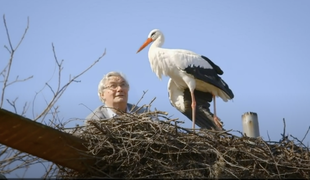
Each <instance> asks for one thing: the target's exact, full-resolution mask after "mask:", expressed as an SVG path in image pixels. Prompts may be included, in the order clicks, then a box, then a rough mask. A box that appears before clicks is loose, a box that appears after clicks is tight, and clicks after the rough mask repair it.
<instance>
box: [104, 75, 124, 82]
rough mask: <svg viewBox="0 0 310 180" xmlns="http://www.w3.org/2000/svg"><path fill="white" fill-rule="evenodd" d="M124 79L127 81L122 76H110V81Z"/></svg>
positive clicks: (121, 80)
mask: <svg viewBox="0 0 310 180" xmlns="http://www.w3.org/2000/svg"><path fill="white" fill-rule="evenodd" d="M123 81H125V79H124V78H122V77H120V76H110V77H108V82H123Z"/></svg>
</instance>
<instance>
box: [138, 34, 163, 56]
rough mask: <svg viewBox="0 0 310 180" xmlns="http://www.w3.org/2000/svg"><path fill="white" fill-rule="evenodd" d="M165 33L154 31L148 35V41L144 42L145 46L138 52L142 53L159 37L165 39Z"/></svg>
mask: <svg viewBox="0 0 310 180" xmlns="http://www.w3.org/2000/svg"><path fill="white" fill-rule="evenodd" d="M163 36H164V35H163V33H162V32H161V31H160V30H159V29H153V30H152V31H151V32H150V34H149V35H148V38H147V40H146V41H145V42H144V44H143V45H142V46H141V47H140V49H139V50H138V51H137V53H138V52H140V51H141V50H142V49H144V48H145V47H146V46H147V45H149V44H150V43H151V42H153V41H155V40H156V39H157V38H159V37H163Z"/></svg>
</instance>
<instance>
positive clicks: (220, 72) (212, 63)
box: [201, 56, 224, 75]
mask: <svg viewBox="0 0 310 180" xmlns="http://www.w3.org/2000/svg"><path fill="white" fill-rule="evenodd" d="M201 57H202V58H203V59H204V60H206V61H208V63H209V64H210V65H211V66H212V68H213V69H214V70H215V71H216V73H217V74H219V75H222V74H224V72H223V71H222V69H221V68H220V67H219V66H217V65H216V64H214V62H212V61H211V60H210V59H209V58H207V57H205V56H201Z"/></svg>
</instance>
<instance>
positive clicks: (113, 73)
mask: <svg viewBox="0 0 310 180" xmlns="http://www.w3.org/2000/svg"><path fill="white" fill-rule="evenodd" d="M112 76H119V77H121V78H123V79H124V80H125V82H126V84H127V85H128V88H129V83H128V81H127V79H126V76H125V75H124V74H123V73H121V72H116V71H111V72H109V73H107V74H106V75H104V76H103V78H102V79H101V80H100V82H99V85H98V96H99V99H100V101H101V102H103V103H104V99H103V98H102V97H101V94H102V93H103V91H104V90H105V84H106V82H107V81H108V79H109V77H112Z"/></svg>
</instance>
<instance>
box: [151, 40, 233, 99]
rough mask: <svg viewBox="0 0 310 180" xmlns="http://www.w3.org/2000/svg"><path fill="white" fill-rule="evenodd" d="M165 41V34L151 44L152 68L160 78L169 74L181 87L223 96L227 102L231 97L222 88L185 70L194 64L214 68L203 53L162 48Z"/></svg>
mask: <svg viewBox="0 0 310 180" xmlns="http://www.w3.org/2000/svg"><path fill="white" fill-rule="evenodd" d="M163 42H164V36H159V37H158V38H157V39H156V41H154V43H153V44H152V45H151V47H150V49H149V52H148V57H149V61H150V65H151V69H152V70H153V72H154V73H155V74H156V75H157V77H158V78H159V79H161V78H162V75H164V76H169V77H170V78H171V79H172V81H174V82H175V84H176V86H177V87H179V88H180V89H185V88H186V87H189V89H191V90H194V89H197V90H200V91H204V92H210V93H212V94H213V95H214V96H219V97H221V98H222V99H223V100H224V101H225V102H226V101H227V100H228V99H230V98H229V96H228V95H227V94H226V93H225V92H223V91H222V90H221V89H219V88H217V87H215V86H213V85H211V84H209V83H205V82H203V81H201V80H198V79H195V78H194V76H193V75H191V74H188V73H186V72H185V71H184V70H183V69H185V68H186V67H188V66H192V65H195V66H201V67H203V68H208V69H212V66H211V65H210V64H209V63H208V62H207V61H206V60H204V59H202V58H201V55H198V54H196V53H194V52H192V51H189V50H183V49H165V48H161V47H160V46H161V45H162V44H163ZM223 83H224V82H223Z"/></svg>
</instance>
